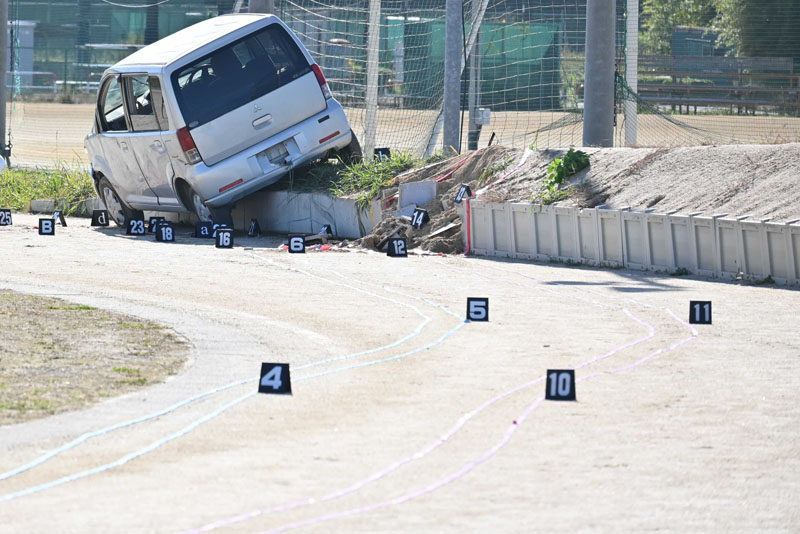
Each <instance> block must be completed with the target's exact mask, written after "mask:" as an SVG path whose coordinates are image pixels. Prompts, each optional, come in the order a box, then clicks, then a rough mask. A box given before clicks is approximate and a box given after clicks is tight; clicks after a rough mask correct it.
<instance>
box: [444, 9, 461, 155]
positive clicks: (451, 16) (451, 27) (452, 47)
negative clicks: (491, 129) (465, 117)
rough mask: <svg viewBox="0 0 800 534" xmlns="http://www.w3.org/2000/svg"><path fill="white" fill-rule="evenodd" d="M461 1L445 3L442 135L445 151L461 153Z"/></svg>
mask: <svg viewBox="0 0 800 534" xmlns="http://www.w3.org/2000/svg"><path fill="white" fill-rule="evenodd" d="M461 9H462V3H461V0H446V2H445V25H444V136H443V138H442V140H443V142H442V148H443V149H444V151H445V152H460V151H461V129H460V121H459V116H458V115H459V111H460V109H461V65H462V61H463V58H462V57H461V54H462V53H463V51H462V49H461V47H462V46H463V43H462V39H463V38H462V34H461Z"/></svg>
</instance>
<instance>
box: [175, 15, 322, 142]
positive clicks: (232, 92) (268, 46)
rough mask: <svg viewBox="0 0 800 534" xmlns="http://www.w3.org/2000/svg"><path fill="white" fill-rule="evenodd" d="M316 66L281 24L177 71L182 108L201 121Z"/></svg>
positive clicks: (192, 121)
mask: <svg viewBox="0 0 800 534" xmlns="http://www.w3.org/2000/svg"><path fill="white" fill-rule="evenodd" d="M308 72H311V66H310V65H309V64H308V61H306V58H305V56H304V55H303V53H302V52H301V51H300V49H299V48H298V47H297V44H296V43H295V42H294V40H293V39H292V37H291V36H290V35H289V34H288V33H287V32H286V30H284V29H283V27H282V26H280V25H279V24H270V25H269V26H267V27H266V28H264V29H263V30H259V31H258V32H255V33H253V34H250V35H249V36H247V37H245V38H243V39H239V40H238V41H235V42H233V43H231V44H229V45H226V46H224V47H222V48H219V49H217V50H215V51H214V52H212V53H211V54H209V55H207V56H205V57H202V58H200V59H198V60H197V61H193V62H192V63H190V64H188V65H186V66H185V67H183V68H180V69H178V70H177V71H175V72H174V73H173V74H172V86H173V88H174V90H175V96H176V98H177V100H178V105H179V106H180V108H181V113H182V114H183V118H184V120H185V121H186V124H187V125H188V126H189V127H190V128H194V127H196V126H200V125H201V124H205V123H206V122H209V121H212V120H214V119H216V118H217V117H219V116H221V115H224V114H225V113H228V112H229V111H231V110H234V109H236V108H238V107H241V106H243V105H245V104H247V103H248V102H251V101H253V100H255V99H256V98H259V97H261V96H263V95H265V94H267V93H269V92H271V91H274V90H275V89H277V88H278V87H281V86H283V85H286V84H287V83H290V82H292V81H293V80H296V79H297V78H299V77H300V76H303V75H304V74H307V73H308Z"/></svg>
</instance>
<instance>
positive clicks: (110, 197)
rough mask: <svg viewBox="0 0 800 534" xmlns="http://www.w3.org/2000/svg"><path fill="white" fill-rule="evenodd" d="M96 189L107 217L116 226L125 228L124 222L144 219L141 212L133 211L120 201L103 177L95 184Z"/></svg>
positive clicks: (112, 187) (106, 179)
mask: <svg viewBox="0 0 800 534" xmlns="http://www.w3.org/2000/svg"><path fill="white" fill-rule="evenodd" d="M97 189H98V190H99V191H100V200H102V201H103V204H105V205H106V210H107V211H108V214H109V216H110V217H111V219H113V221H114V222H115V223H116V225H117V226H121V227H125V223H126V221H129V220H131V219H143V218H144V213H143V212H142V211H141V210H136V209H133V208H131V207H130V206H128V205H127V204H125V202H123V201H122V199H121V198H120V197H119V195H118V194H117V192H116V190H115V189H114V186H112V185H111V182H109V181H108V178H106V177H105V176H103V177H102V178H100V180H99V181H98V182H97Z"/></svg>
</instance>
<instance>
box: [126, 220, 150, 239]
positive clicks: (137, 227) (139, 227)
mask: <svg viewBox="0 0 800 534" xmlns="http://www.w3.org/2000/svg"><path fill="white" fill-rule="evenodd" d="M125 233H126V234H128V235H144V234H146V233H147V228H145V226H144V220H143V219H128V223H127V224H126V225H125Z"/></svg>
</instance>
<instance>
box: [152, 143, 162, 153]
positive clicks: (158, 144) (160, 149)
mask: <svg viewBox="0 0 800 534" xmlns="http://www.w3.org/2000/svg"><path fill="white" fill-rule="evenodd" d="M153 148H155V149H156V152H164V145H162V144H161V141H158V140H156V141H155V142H153Z"/></svg>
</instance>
